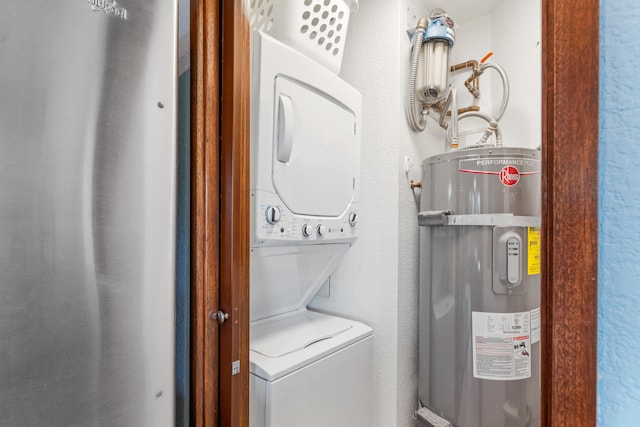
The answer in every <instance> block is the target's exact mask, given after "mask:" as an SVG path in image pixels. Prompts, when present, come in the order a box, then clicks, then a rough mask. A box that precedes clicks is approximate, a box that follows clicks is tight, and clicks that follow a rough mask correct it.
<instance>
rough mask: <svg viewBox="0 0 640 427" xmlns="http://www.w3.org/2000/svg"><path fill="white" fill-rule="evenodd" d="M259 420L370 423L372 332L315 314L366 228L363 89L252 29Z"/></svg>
mask: <svg viewBox="0 0 640 427" xmlns="http://www.w3.org/2000/svg"><path fill="white" fill-rule="evenodd" d="M251 61H252V80H251V84H252V87H251V92H252V114H251V141H252V142H251V150H252V151H251V203H252V213H251V239H252V245H251V258H250V263H251V298H250V300H251V337H250V350H251V351H250V398H251V402H250V425H251V427H290V426H291V427H298V426H306V427H315V426H338V427H339V426H349V427H353V426H363V427H364V426H368V425H370V424H371V423H370V421H371V420H370V419H369V415H368V414H369V413H370V412H371V411H370V406H371V404H372V403H371V396H372V394H371V390H372V385H371V376H372V341H373V336H372V330H371V328H369V327H368V326H366V325H364V324H362V323H360V322H357V321H355V320H350V319H344V318H340V317H335V316H330V315H327V314H324V313H318V312H313V311H310V310H307V308H306V306H307V304H308V303H309V301H310V300H311V299H312V298H313V296H314V295H315V294H316V293H317V291H318V290H319V289H320V287H321V286H322V285H323V283H324V282H325V281H326V279H327V278H328V277H329V275H330V274H331V273H332V272H333V270H334V269H335V267H336V265H337V264H338V262H339V260H340V259H341V257H342V256H343V255H344V254H345V252H346V251H347V250H348V249H349V247H350V246H351V244H352V243H353V242H354V241H355V239H356V237H357V233H358V213H359V212H358V187H359V168H360V165H359V161H360V112H361V97H360V94H359V93H358V92H357V91H356V90H355V89H353V88H352V87H351V86H349V85H348V84H347V83H346V82H344V81H343V80H342V79H340V78H339V77H338V76H336V75H335V74H334V73H332V72H331V71H330V70H328V69H326V68H324V67H322V66H321V65H319V64H318V63H316V62H314V61H313V60H311V59H309V58H308V57H306V56H304V55H302V54H300V53H298V52H297V51H295V50H293V49H291V48H289V47H287V46H286V45H284V44H282V43H281V42H279V41H277V40H275V39H274V38H272V37H270V36H268V35H266V34H264V33H261V32H258V31H256V32H254V33H253V35H252V58H251Z"/></svg>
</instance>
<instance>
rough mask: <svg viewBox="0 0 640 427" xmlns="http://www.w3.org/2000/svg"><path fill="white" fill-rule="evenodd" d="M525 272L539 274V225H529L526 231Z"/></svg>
mask: <svg viewBox="0 0 640 427" xmlns="http://www.w3.org/2000/svg"><path fill="white" fill-rule="evenodd" d="M527 254H528V255H527V266H528V268H527V273H528V274H529V275H530V276H531V275H534V274H540V227H529V231H528V233H527Z"/></svg>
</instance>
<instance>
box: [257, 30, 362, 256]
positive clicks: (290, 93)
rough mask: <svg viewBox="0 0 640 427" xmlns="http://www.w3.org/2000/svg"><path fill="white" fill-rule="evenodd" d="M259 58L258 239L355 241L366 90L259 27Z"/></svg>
mask: <svg viewBox="0 0 640 427" xmlns="http://www.w3.org/2000/svg"><path fill="white" fill-rule="evenodd" d="M251 61H252V63H251V66H252V73H251V74H252V81H251V97H252V102H251V108H252V112H251V197H252V201H251V202H252V203H251V206H252V215H251V241H252V243H251V244H252V246H254V247H255V246H270V245H287V244H291V243H292V242H295V244H301V243H302V244H314V243H320V241H322V243H332V242H336V243H337V242H345V241H349V242H353V241H354V240H355V238H356V237H357V232H358V227H357V225H356V224H357V220H358V212H357V205H358V193H359V171H360V139H361V134H360V116H361V111H362V98H361V96H360V94H359V93H358V91H356V90H355V89H354V88H353V87H351V86H350V85H349V84H347V83H346V82H345V81H344V80H342V79H340V77H338V76H336V75H335V74H333V73H332V72H331V71H329V70H328V69H326V68H324V67H322V66H320V65H319V64H318V63H316V62H315V61H313V60H311V59H310V58H308V57H306V56H305V55H302V54H300V53H299V52H296V51H295V50H293V49H292V48H290V47H288V46H286V45H284V44H282V43H281V42H279V41H277V40H275V39H274V38H272V37H270V36H268V35H266V34H263V33H261V32H259V31H255V32H253V33H252V56H251ZM274 211H276V212H275V213H274ZM265 216H266V217H265Z"/></svg>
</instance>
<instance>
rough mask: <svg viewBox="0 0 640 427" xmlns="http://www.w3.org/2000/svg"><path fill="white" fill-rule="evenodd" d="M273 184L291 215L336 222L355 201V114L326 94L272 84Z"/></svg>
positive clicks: (300, 86) (290, 83) (292, 84)
mask: <svg viewBox="0 0 640 427" xmlns="http://www.w3.org/2000/svg"><path fill="white" fill-rule="evenodd" d="M275 88H276V93H275V102H276V106H275V107H274V109H275V112H276V114H275V119H274V121H275V126H274V129H275V135H274V141H275V147H274V150H273V151H274V155H273V185H274V187H275V189H276V192H277V193H278V195H279V196H280V198H281V199H282V201H283V202H284V204H285V205H286V206H287V208H289V210H290V211H291V212H293V213H294V214H298V215H314V216H328V217H338V216H340V215H342V214H343V213H345V211H346V210H347V209H348V208H349V204H350V203H351V201H352V199H353V195H354V194H353V193H354V191H355V185H356V173H357V172H358V171H357V167H356V166H357V159H356V155H359V152H358V145H359V144H358V139H357V136H356V121H355V116H354V113H353V111H351V110H349V109H348V108H346V107H345V106H344V105H342V104H341V103H340V102H339V101H338V100H336V99H334V98H331V97H330V96H329V95H327V94H326V93H323V92H320V91H318V90H317V89H314V88H312V87H309V86H307V85H304V84H302V83H300V82H296V81H293V80H290V79H288V78H285V77H276V79H275Z"/></svg>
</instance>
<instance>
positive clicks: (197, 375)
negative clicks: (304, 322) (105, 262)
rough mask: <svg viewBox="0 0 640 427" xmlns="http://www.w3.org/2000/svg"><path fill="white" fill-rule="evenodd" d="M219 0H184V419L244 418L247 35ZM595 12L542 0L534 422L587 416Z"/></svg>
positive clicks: (233, 422) (587, 4)
mask: <svg viewBox="0 0 640 427" xmlns="http://www.w3.org/2000/svg"><path fill="white" fill-rule="evenodd" d="M220 3H221V2H220V0H215V1H214V0H192V10H191V13H192V17H191V26H192V30H191V31H192V39H191V50H192V54H191V61H192V62H191V73H192V86H193V89H192V113H191V115H192V196H191V198H192V252H191V254H192V308H191V310H192V323H191V325H192V335H191V342H192V358H191V364H192V365H191V373H192V375H191V387H192V388H191V399H192V404H191V413H192V418H191V419H192V425H196V426H216V425H218V423H220V424H219V425H221V426H247V425H248V414H249V406H248V401H249V397H248V393H249V391H248V388H249V387H248V334H249V316H248V309H249V282H248V274H249V244H248V215H247V212H249V205H248V201H249V196H248V183H249V168H248V162H249V159H248V154H249V93H248V92H249V74H250V73H249V60H248V52H249V48H248V40H249V37H248V27H247V24H246V22H245V20H244V18H243V15H242V0H230V1H229V2H226V0H225V1H224V2H223V3H224V4H226V5H227V7H228V9H222V10H221V9H220V6H221V4H220ZM598 19H599V2H598V1H597V0H576V1H573V2H567V1H562V0H542V39H543V42H542V49H543V50H542V83H543V85H542V87H543V93H542V137H543V138H542V140H543V142H542V158H543V167H542V195H543V200H542V248H543V254H544V255H543V267H542V295H543V300H542V313H543V322H542V420H543V423H542V425H544V426H553V427H562V426H581V427H582V426H595V420H596V369H597V359H596V357H597V294H598V292H597V273H598V271H597V247H598V246H597V233H598V222H597V218H598V211H597V187H598V181H597V176H598V175H597V158H598V123H599V122H598V87H599V75H598V65H599V53H598V52H599V49H598V47H599V34H598V29H599V24H598ZM221 41H222V42H221ZM221 61H222V62H221ZM221 63H222V64H223V66H222V67H221V66H220V64H221ZM221 82H224V83H223V84H222V85H221ZM221 99H222V103H223V105H224V108H220V105H221V103H220V102H221ZM218 286H219V287H220V291H219V292H218ZM218 309H223V310H226V311H227V312H228V313H230V314H231V317H230V319H229V320H230V322H229V323H226V324H227V325H228V326H230V327H229V328H228V329H225V325H222V327H221V328H220V331H221V332H220V336H218V325H217V322H215V321H214V320H212V318H211V315H210V314H211V313H213V312H216V311H217V310H218ZM218 340H220V348H222V349H224V350H222V351H221V352H220V356H219V360H218V349H219V347H218ZM232 360H240V363H241V374H240V375H238V376H233V377H232V376H230V375H229V372H228V368H229V366H228V365H229V364H230V362H231V361H232ZM218 362H220V366H221V368H220V371H218V368H217V366H218ZM218 403H219V406H218Z"/></svg>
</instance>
